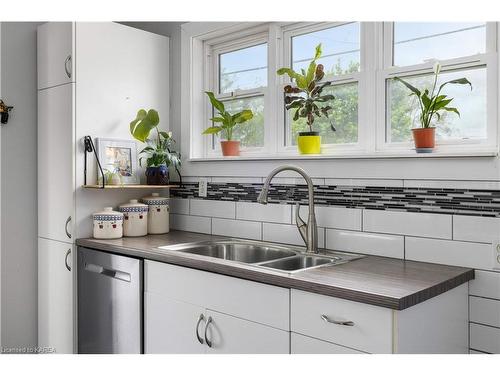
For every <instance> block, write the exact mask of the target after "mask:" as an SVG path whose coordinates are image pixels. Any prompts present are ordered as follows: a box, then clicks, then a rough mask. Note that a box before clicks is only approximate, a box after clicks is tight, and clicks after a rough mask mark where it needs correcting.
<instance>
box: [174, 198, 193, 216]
mask: <svg viewBox="0 0 500 375" xmlns="http://www.w3.org/2000/svg"><path fill="white" fill-rule="evenodd" d="M169 204H170V213H171V214H182V215H189V199H183V198H170V200H169Z"/></svg>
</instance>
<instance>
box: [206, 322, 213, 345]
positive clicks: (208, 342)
mask: <svg viewBox="0 0 500 375" xmlns="http://www.w3.org/2000/svg"><path fill="white" fill-rule="evenodd" d="M210 323H212V317H211V316H209V317H208V320H207V324H206V325H205V342H206V343H207V345H208V347H209V348H211V347H212V341H210V340H209V339H208V337H207V332H208V326H209V325H210Z"/></svg>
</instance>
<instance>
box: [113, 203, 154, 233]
mask: <svg viewBox="0 0 500 375" xmlns="http://www.w3.org/2000/svg"><path fill="white" fill-rule="evenodd" d="M119 210H120V212H122V213H123V235H124V236H125V237H139V236H145V235H146V234H148V206H147V205H145V204H142V203H139V201H138V200H137V199H131V200H130V202H129V203H125V204H122V205H121V206H120V207H119Z"/></svg>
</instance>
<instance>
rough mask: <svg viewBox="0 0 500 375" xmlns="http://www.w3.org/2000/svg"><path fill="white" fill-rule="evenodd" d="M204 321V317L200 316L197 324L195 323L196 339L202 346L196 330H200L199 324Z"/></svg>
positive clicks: (201, 340)
mask: <svg viewBox="0 0 500 375" xmlns="http://www.w3.org/2000/svg"><path fill="white" fill-rule="evenodd" d="M204 321H205V315H203V314H200V317H199V318H198V323H196V338H197V339H198V342H199V343H200V344H202V345H203V343H204V341H203V339H202V338H201V337H200V334H199V333H198V330H199V328H200V323H201V322H204Z"/></svg>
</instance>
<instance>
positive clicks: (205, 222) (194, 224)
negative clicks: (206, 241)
mask: <svg viewBox="0 0 500 375" xmlns="http://www.w3.org/2000/svg"><path fill="white" fill-rule="evenodd" d="M211 221H212V219H211V218H209V217H201V216H190V215H177V214H173V215H170V226H171V228H172V229H177V230H184V231H188V232H198V233H206V234H210V233H211V231H212V229H211Z"/></svg>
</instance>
